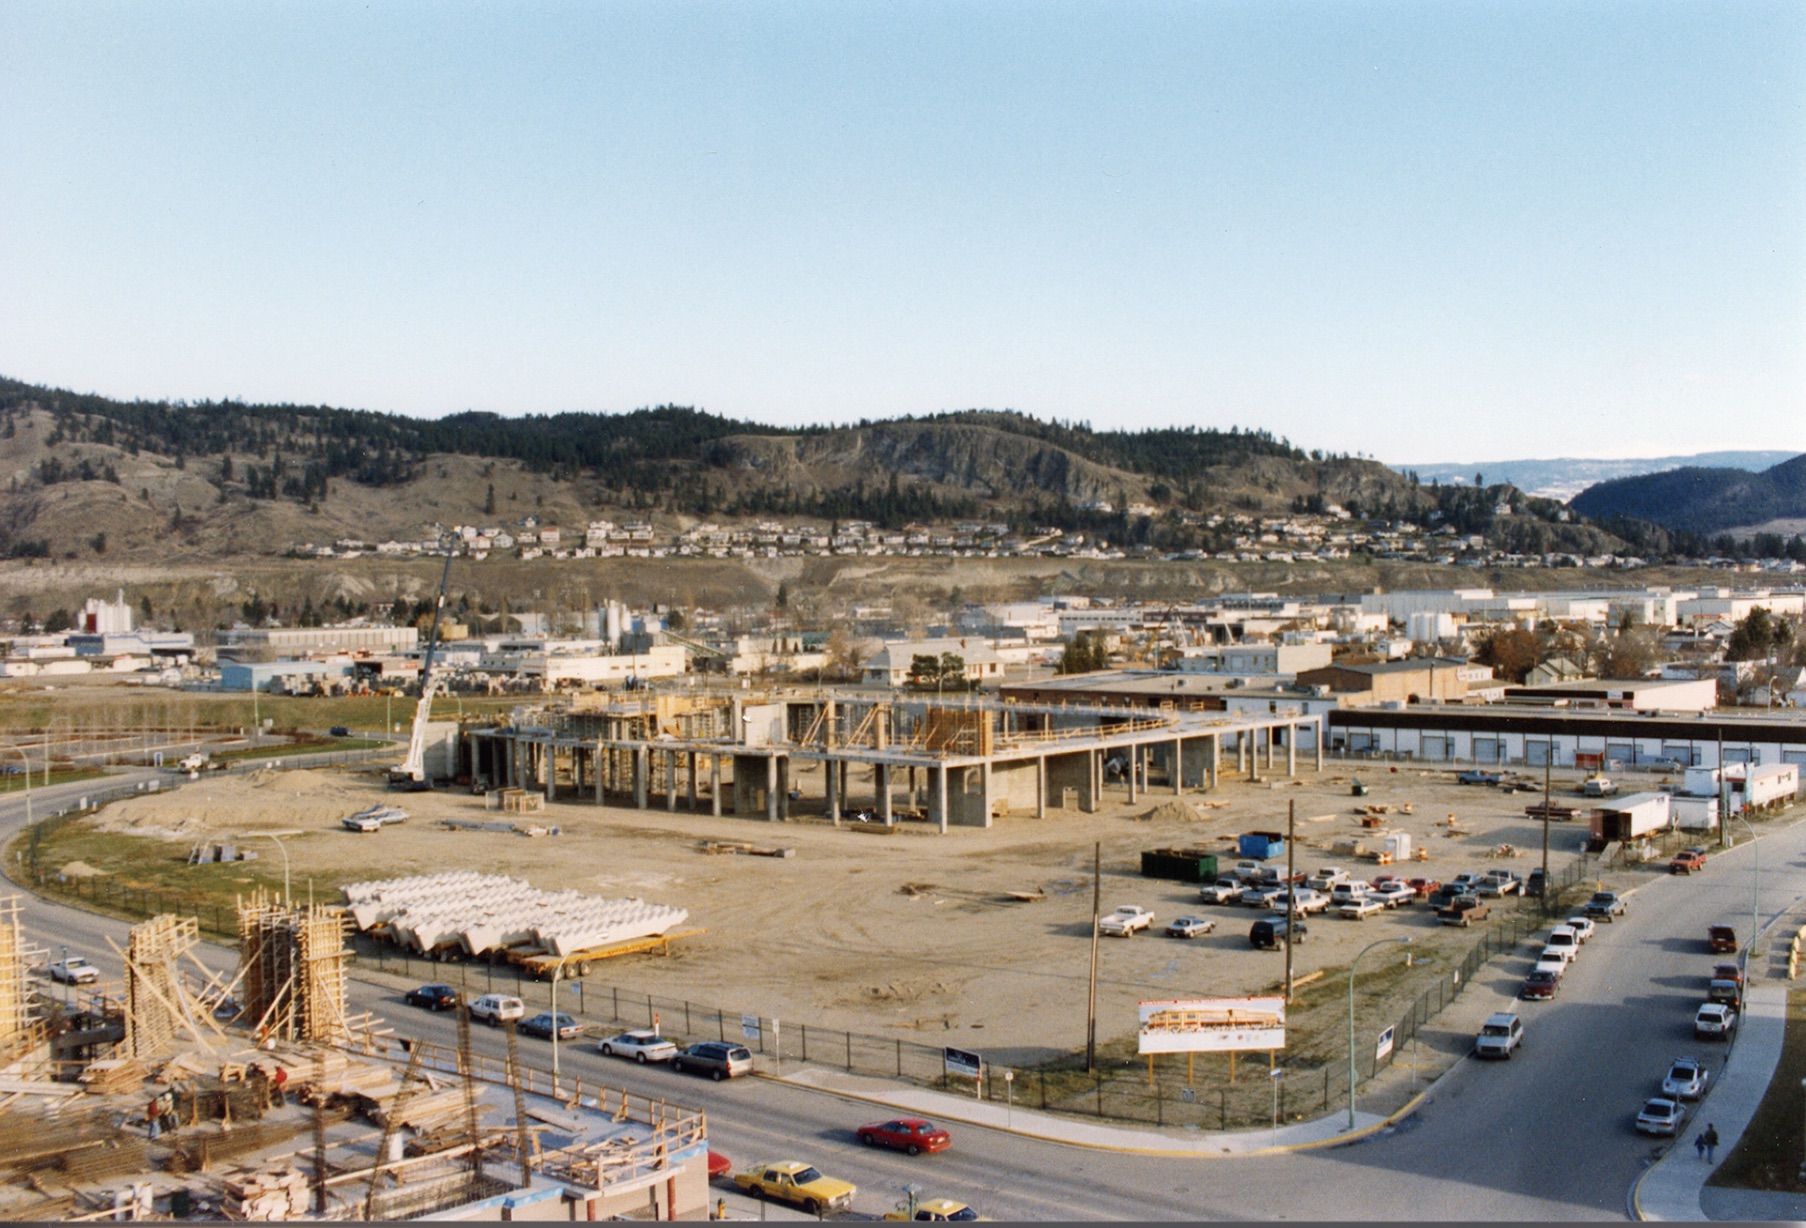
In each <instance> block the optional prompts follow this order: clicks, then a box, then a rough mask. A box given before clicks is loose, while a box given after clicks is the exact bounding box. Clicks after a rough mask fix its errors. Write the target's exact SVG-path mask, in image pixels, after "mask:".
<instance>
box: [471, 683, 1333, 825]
mask: <svg viewBox="0 0 1806 1228" xmlns="http://www.w3.org/2000/svg"><path fill="white" fill-rule="evenodd" d="M1322 723H1323V717H1322V715H1321V714H1313V713H1302V712H1298V711H1278V712H1272V713H1265V714H1229V713H1223V712H1201V711H1190V710H1180V709H1178V708H1176V707H1174V708H1157V707H1146V708H1138V709H1133V710H1129V709H1124V708H1121V707H1110V706H1101V705H1097V706H1093V705H1082V704H1033V703H1015V702H1009V701H999V700H997V699H992V698H979V697H973V696H961V697H946V698H942V697H937V696H928V695H923V696H920V697H909V696H898V695H895V694H892V693H889V692H885V693H881V694H873V693H865V692H861V693H848V692H838V693H837V692H815V693H810V694H768V695H755V694H750V693H747V692H727V693H712V694H668V695H651V696H630V697H625V698H622V697H611V696H605V695H599V694H598V695H579V696H575V697H573V699H572V700H571V701H570V703H569V704H568V705H566V706H563V707H559V708H556V709H554V708H535V709H521V710H519V711H517V712H516V714H515V718H514V720H513V721H512V722H511V723H510V724H508V725H505V726H500V727H495V728H487V729H474V730H467V731H466V734H465V746H464V748H463V755H464V757H465V760H464V764H463V766H464V768H465V769H466V770H467V771H468V773H469V776H470V779H471V781H472V783H473V785H475V786H476V787H478V788H482V789H503V788H513V789H534V790H541V791H543V792H544V794H545V796H546V798H547V800H549V801H550V800H559V799H561V798H562V799H567V800H579V799H581V800H587V801H593V802H595V803H596V804H598V805H599V804H603V803H605V802H617V803H618V802H627V803H628V804H631V805H635V806H638V807H640V808H642V809H645V808H647V807H650V806H654V805H662V806H663V807H664V808H665V809H668V810H676V809H678V808H679V806H680V803H681V805H682V806H683V807H684V808H685V809H688V810H692V811H697V810H701V809H703V808H705V807H706V808H707V810H708V812H709V813H710V814H715V815H719V814H729V813H731V814H736V815H743V816H747V817H763V818H765V819H768V820H773V821H777V820H782V819H787V818H789V817H791V815H792V814H793V813H798V814H800V813H810V814H821V815H824V816H825V817H827V818H829V819H830V820H832V821H834V822H836V823H838V822H840V821H841V820H842V819H843V818H845V817H847V816H849V815H853V814H858V815H859V817H863V818H872V819H876V820H877V821H879V822H883V823H886V824H889V823H892V822H894V821H896V820H897V819H898V818H917V819H925V820H927V821H928V822H930V823H932V824H934V825H936V826H937V827H939V828H940V830H942V831H945V830H947V828H948V827H949V826H950V825H957V826H969V827H989V826H991V824H992V823H993V822H994V821H995V820H997V819H998V818H1002V817H1006V816H1018V815H1022V816H1026V815H1033V816H1034V817H1037V818H1043V817H1045V816H1046V815H1047V813H1048V812H1049V811H1051V810H1077V811H1081V812H1085V813H1095V812H1096V811H1098V810H1099V809H1100V808H1101V806H1102V805H1103V803H1104V798H1105V794H1106V791H1107V790H1116V789H1120V790H1121V791H1122V792H1123V793H1124V794H1126V797H1127V800H1128V801H1129V802H1130V803H1134V802H1136V801H1138V800H1139V799H1140V797H1141V795H1142V794H1144V793H1150V792H1160V793H1164V794H1166V795H1168V796H1179V795H1182V794H1184V793H1186V792H1188V791H1193V792H1195V791H1204V790H1208V789H1212V788H1215V787H1216V784H1217V781H1218V776H1219V773H1220V772H1222V771H1223V770H1227V768H1228V767H1232V768H1233V770H1236V771H1239V772H1253V773H1259V772H1261V771H1267V772H1275V773H1277V772H1283V773H1284V774H1286V775H1288V776H1290V775H1295V774H1296V773H1297V771H1298V767H1299V764H1298V759H1299V754H1300V750H1301V748H1308V750H1306V751H1305V753H1307V754H1309V755H1310V756H1311V758H1312V764H1311V766H1312V767H1313V768H1315V769H1321V767H1322V750H1321V747H1322V745H1323V741H1324V739H1323V737H1322V731H1323V728H1322Z"/></svg>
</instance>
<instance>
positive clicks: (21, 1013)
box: [0, 895, 31, 1052]
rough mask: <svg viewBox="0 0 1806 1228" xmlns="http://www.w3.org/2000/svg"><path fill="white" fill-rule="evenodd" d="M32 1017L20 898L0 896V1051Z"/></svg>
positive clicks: (6, 1046)
mask: <svg viewBox="0 0 1806 1228" xmlns="http://www.w3.org/2000/svg"><path fill="white" fill-rule="evenodd" d="M30 1020H31V985H30V983H29V982H28V981H27V980H26V979H25V942H24V939H23V936H22V935H21V933H20V931H19V897H18V896H16V895H9V896H6V897H4V898H0V1052H5V1051H7V1050H8V1049H10V1048H11V1045H12V1042H13V1039H14V1038H15V1037H17V1036H19V1035H21V1034H23V1033H24V1032H25V1030H26V1028H27V1027H28V1026H29V1025H30Z"/></svg>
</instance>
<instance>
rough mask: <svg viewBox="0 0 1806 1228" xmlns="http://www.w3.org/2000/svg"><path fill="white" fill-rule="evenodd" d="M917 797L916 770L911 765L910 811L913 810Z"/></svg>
mask: <svg viewBox="0 0 1806 1228" xmlns="http://www.w3.org/2000/svg"><path fill="white" fill-rule="evenodd" d="M917 796H918V795H917V793H916V769H915V767H914V765H911V767H910V769H909V808H910V809H911V810H914V809H915V806H916V797H917Z"/></svg>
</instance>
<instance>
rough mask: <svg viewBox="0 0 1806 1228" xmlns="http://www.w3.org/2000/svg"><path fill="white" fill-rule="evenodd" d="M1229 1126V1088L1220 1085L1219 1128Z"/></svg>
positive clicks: (1218, 1093)
mask: <svg viewBox="0 0 1806 1228" xmlns="http://www.w3.org/2000/svg"><path fill="white" fill-rule="evenodd" d="M1327 1069H1328V1068H1327V1067H1326V1068H1325V1071H1326V1072H1327ZM1228 1128H1229V1089H1228V1088H1224V1087H1219V1088H1217V1129H1219V1130H1227V1129H1228Z"/></svg>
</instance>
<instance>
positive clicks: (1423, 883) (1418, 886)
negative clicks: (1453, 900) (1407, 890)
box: [1405, 878, 1442, 900]
mask: <svg viewBox="0 0 1806 1228" xmlns="http://www.w3.org/2000/svg"><path fill="white" fill-rule="evenodd" d="M1405 882H1406V883H1408V884H1410V887H1411V890H1413V891H1415V892H1416V893H1417V898H1418V899H1420V900H1427V899H1429V898H1430V897H1431V896H1433V895H1435V894H1436V892H1437V891H1439V890H1441V888H1442V884H1441V883H1439V882H1437V881H1436V880H1435V879H1433V878H1407V879H1406V880H1405Z"/></svg>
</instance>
